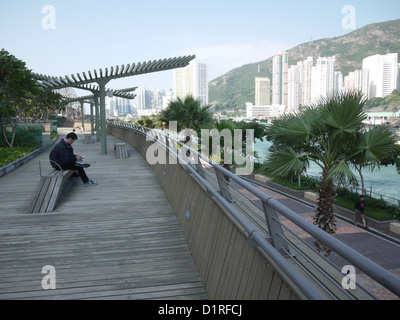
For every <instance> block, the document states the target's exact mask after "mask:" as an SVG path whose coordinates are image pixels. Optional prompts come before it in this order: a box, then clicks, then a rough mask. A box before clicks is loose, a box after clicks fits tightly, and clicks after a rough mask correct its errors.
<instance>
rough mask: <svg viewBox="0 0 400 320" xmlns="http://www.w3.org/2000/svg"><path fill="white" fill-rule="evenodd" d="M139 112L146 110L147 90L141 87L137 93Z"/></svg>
mask: <svg viewBox="0 0 400 320" xmlns="http://www.w3.org/2000/svg"><path fill="white" fill-rule="evenodd" d="M136 99H137V110H138V111H141V110H144V109H146V89H145V87H140V88H139V90H138V93H137V97H136Z"/></svg>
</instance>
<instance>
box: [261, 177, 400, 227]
mask: <svg viewBox="0 0 400 320" xmlns="http://www.w3.org/2000/svg"><path fill="white" fill-rule="evenodd" d="M260 173H261V174H262V172H260ZM272 181H273V182H275V183H277V184H280V185H282V186H285V187H287V188H291V189H293V190H312V191H314V192H317V187H316V186H317V184H318V179H315V178H311V177H303V176H302V177H301V185H300V187H299V186H298V180H297V177H296V178H294V177H293V179H273V180H272ZM359 196H360V195H359V194H357V193H354V192H351V191H349V190H347V189H345V188H338V190H337V197H336V199H335V204H336V205H337V206H340V207H343V208H346V209H349V210H351V211H354V210H355V209H354V204H355V202H356V200H357V199H358V198H359ZM365 205H366V207H365V215H366V216H367V217H370V218H372V219H375V220H378V221H388V220H394V219H397V220H400V208H399V207H398V206H395V205H390V204H388V203H386V202H385V201H384V200H381V199H376V198H372V197H370V196H368V195H367V196H366V197H365Z"/></svg>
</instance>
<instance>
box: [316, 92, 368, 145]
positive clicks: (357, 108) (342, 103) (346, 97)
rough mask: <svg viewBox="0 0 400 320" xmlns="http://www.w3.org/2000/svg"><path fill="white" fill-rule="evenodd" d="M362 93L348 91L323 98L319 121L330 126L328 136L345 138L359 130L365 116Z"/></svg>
mask: <svg viewBox="0 0 400 320" xmlns="http://www.w3.org/2000/svg"><path fill="white" fill-rule="evenodd" d="M364 103H365V99H364V98H363V96H362V94H360V93H357V92H354V93H352V92H350V93H345V94H339V95H334V96H332V97H329V98H327V99H325V103H324V105H323V108H322V112H321V115H322V118H321V121H322V122H323V123H324V124H326V125H327V126H328V127H330V137H331V138H333V139H337V138H342V139H343V138H345V139H347V137H348V135H353V134H354V133H355V132H356V131H357V130H359V128H360V126H361V125H362V121H363V120H364V119H365V118H366V114H365V113H364V111H363V106H364Z"/></svg>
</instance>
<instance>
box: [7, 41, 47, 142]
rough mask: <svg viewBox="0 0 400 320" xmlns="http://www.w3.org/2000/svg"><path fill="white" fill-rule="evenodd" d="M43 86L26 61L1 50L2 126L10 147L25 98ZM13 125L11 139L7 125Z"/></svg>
mask: <svg viewBox="0 0 400 320" xmlns="http://www.w3.org/2000/svg"><path fill="white" fill-rule="evenodd" d="M41 90H42V89H41V88H40V87H39V86H38V85H37V83H36V81H35V80H34V79H33V75H32V73H31V71H30V70H28V69H27V68H26V65H25V62H23V61H21V60H18V59H17V58H15V57H14V56H13V55H11V54H9V53H8V52H7V51H5V50H4V49H2V50H1V51H0V126H1V131H2V133H3V136H4V139H5V141H6V143H7V144H8V145H9V147H13V143H14V139H15V133H16V128H17V126H18V121H15V120H14V119H15V117H17V116H18V115H19V114H20V113H22V112H25V111H26V108H27V104H26V101H25V99H29V98H31V97H32V96H33V95H36V94H39V93H40V92H41ZM7 126H11V128H12V137H11V141H9V139H8V138H7V136H6V127H7Z"/></svg>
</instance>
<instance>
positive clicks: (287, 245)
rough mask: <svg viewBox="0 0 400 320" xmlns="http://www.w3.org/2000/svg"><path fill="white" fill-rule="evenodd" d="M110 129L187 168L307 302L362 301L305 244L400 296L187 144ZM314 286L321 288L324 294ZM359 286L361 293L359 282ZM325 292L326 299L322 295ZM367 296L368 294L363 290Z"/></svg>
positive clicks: (398, 286) (379, 275)
mask: <svg viewBox="0 0 400 320" xmlns="http://www.w3.org/2000/svg"><path fill="white" fill-rule="evenodd" d="M108 125H109V126H112V127H119V128H124V129H127V130H132V131H134V132H135V133H136V134H139V135H142V136H144V137H146V140H147V141H152V142H153V143H154V144H156V146H157V148H158V149H157V150H165V151H166V152H168V155H169V156H170V155H172V156H174V157H175V159H176V161H177V162H178V163H180V164H181V165H183V166H184V167H185V169H186V170H187V172H189V173H190V174H191V175H192V176H194V177H195V178H196V181H198V182H199V183H201V184H202V186H203V187H204V188H206V190H207V192H208V193H209V194H210V196H211V197H213V198H214V199H215V200H216V201H218V202H219V203H220V205H222V206H223V207H224V208H225V209H226V211H227V212H229V214H230V215H231V216H232V218H233V219H234V220H235V221H236V222H237V223H238V224H239V225H240V226H241V228H243V230H245V232H246V233H247V235H248V240H249V245H251V246H257V247H259V248H261V249H262V250H264V251H265V252H266V254H267V255H268V256H269V257H270V258H271V259H272V260H273V261H274V263H275V264H277V265H278V266H279V268H280V269H281V270H282V271H283V272H284V273H285V274H286V276H287V277H288V278H289V279H290V280H291V281H292V282H293V283H294V284H295V285H296V286H297V287H298V288H299V289H300V290H301V291H302V292H303V294H304V295H305V296H306V297H307V298H308V299H324V297H326V296H331V297H332V298H333V299H335V298H336V299H337V295H335V294H333V293H332V292H333V291H335V292H341V294H342V296H344V297H347V298H348V299H357V297H355V296H354V294H353V292H352V290H351V286H350V288H349V286H346V285H343V281H344V280H350V279H351V277H350V276H347V275H346V274H344V273H342V272H344V271H343V268H339V267H337V266H336V265H335V264H334V263H332V262H331V261H330V260H328V259H326V258H325V257H323V256H322V255H321V254H320V253H318V252H316V250H315V249H314V247H313V245H312V244H310V243H309V242H307V241H306V240H305V239H306V238H308V239H310V238H311V239H312V238H313V239H314V240H316V241H318V242H320V243H324V244H325V245H326V246H328V247H329V248H330V249H331V250H332V252H334V253H335V254H336V255H337V256H338V257H340V259H342V261H343V260H344V261H345V262H344V264H345V266H350V267H354V269H355V268H357V269H358V270H359V271H360V272H362V273H364V274H365V275H367V276H368V277H370V278H371V279H373V280H374V281H376V282H377V283H379V284H381V285H382V286H383V287H385V288H386V289H388V290H389V291H391V292H393V293H394V294H395V295H397V296H400V279H399V278H398V277H396V276H395V275H393V274H392V273H390V272H389V271H387V270H386V269H384V268H382V267H381V266H379V265H378V264H376V263H374V262H373V261H371V260H369V259H367V258H366V257H365V256H363V255H362V254H360V253H359V252H357V251H355V250H354V249H352V248H350V247H349V246H347V245H345V244H344V243H343V242H341V241H339V240H337V239H336V238H334V237H333V236H331V235H329V234H327V233H326V232H324V231H323V230H321V229H320V228H318V227H317V226H315V225H314V224H312V223H310V222H309V221H307V220H305V219H304V218H302V217H300V216H299V214H297V213H296V212H294V211H292V210H291V209H289V208H287V207H285V206H284V205H282V204H281V203H280V202H278V201H277V200H275V199H273V198H272V197H270V196H268V195H267V194H265V193H263V192H262V191H260V190H259V189H257V188H256V187H254V186H253V185H252V184H250V183H248V182H246V181H245V180H243V179H242V178H240V176H237V175H235V174H233V173H232V172H230V171H228V170H226V169H224V168H223V167H222V166H221V165H219V164H217V163H215V162H213V161H211V160H210V159H209V158H207V157H205V156H203V155H202V154H201V153H198V152H197V151H196V150H193V149H190V148H188V147H187V146H186V145H185V144H184V143H183V142H180V141H178V140H177V139H174V138H173V137H170V136H169V134H168V133H166V132H165V131H158V130H151V129H148V128H144V127H141V126H138V125H135V124H128V123H120V122H114V123H112V122H110V123H108ZM187 151H189V152H190V157H191V159H192V160H193V161H187V157H183V155H184V154H186V155H187ZM196 159H197V160H198V161H197V162H196V161H195V160H196ZM228 180H229V181H228ZM250 198H256V199H258V200H259V201H260V202H261V204H262V205H261V206H256V205H254V202H252V201H251V199H250ZM287 222H290V223H287ZM296 230H297V231H296ZM298 230H300V231H298ZM331 256H332V254H331ZM332 270H335V271H334V272H332ZM349 270H350V269H349ZM358 270H357V272H358ZM311 283H314V284H315V283H318V284H319V290H317V289H316V288H315V286H314V285H311ZM357 286H360V287H361V288H362V286H361V285H360V283H359V282H357ZM332 287H333V288H334V290H332ZM321 290H322V291H323V293H324V295H321ZM362 290H364V292H366V291H367V290H365V289H364V288H363V289H362Z"/></svg>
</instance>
